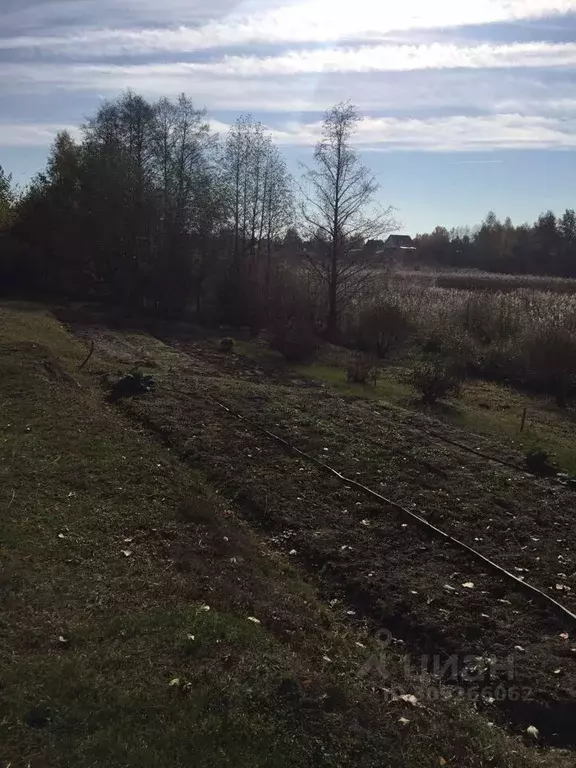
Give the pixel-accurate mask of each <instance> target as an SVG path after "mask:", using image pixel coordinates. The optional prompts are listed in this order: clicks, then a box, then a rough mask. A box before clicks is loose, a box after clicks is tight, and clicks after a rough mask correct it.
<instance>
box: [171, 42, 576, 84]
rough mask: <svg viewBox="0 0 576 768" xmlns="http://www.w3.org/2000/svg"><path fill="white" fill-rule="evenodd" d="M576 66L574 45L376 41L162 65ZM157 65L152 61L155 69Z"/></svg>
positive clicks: (263, 68)
mask: <svg viewBox="0 0 576 768" xmlns="http://www.w3.org/2000/svg"><path fill="white" fill-rule="evenodd" d="M574 65H576V43H564V44H556V45H555V44H550V43H522V44H513V45H493V44H489V43H486V44H484V45H478V46H471V47H470V46H459V45H451V44H442V43H435V44H433V45H376V46H361V47H358V48H323V49H316V50H304V51H301V50H299V51H289V52H288V53H286V54H283V55H280V56H268V57H259V56H226V57H224V58H223V59H222V60H221V61H215V62H209V63H203V62H190V63H180V64H177V65H171V64H168V65H165V66H166V69H167V70H168V71H170V70H172V71H174V73H175V74H176V73H182V72H184V73H185V72H189V73H190V74H195V73H205V74H211V75H218V76H219V75H230V76H231V75H234V76H236V77H246V76H250V77H255V76H261V75H294V74H320V73H326V72H358V73H362V72H406V71H411V70H418V69H460V68H464V69H491V68H497V69H500V68H510V67H518V68H520V67H540V68H542V67H559V66H565V67H566V66H574ZM161 66H162V65H157V67H156V71H160V67H161Z"/></svg>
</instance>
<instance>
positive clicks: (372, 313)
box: [356, 304, 412, 358]
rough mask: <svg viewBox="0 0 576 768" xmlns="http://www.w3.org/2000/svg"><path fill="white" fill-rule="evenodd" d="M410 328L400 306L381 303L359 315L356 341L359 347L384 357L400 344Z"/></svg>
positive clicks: (404, 339)
mask: <svg viewBox="0 0 576 768" xmlns="http://www.w3.org/2000/svg"><path fill="white" fill-rule="evenodd" d="M411 330H412V326H411V323H410V322H409V320H408V317H407V315H406V314H405V313H404V312H403V311H402V310H401V309H400V307H397V306H395V305H394V304H381V305H379V306H376V307H372V308H371V309H368V310H365V311H364V312H362V314H361V315H360V318H359V320H358V330H357V340H356V343H357V346H358V348H359V349H361V350H363V351H365V352H374V353H375V354H377V355H378V357H380V358H386V357H388V356H389V355H390V354H391V353H392V352H394V351H395V350H396V349H398V348H399V347H401V346H402V344H403V343H404V342H405V341H406V339H407V338H408V336H409V335H410V332H411Z"/></svg>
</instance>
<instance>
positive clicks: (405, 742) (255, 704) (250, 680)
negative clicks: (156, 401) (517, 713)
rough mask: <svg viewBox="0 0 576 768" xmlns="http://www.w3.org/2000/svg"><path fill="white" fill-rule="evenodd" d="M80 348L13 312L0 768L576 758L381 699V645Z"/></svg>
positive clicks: (48, 325)
mask: <svg viewBox="0 0 576 768" xmlns="http://www.w3.org/2000/svg"><path fill="white" fill-rule="evenodd" d="M84 355H85V350H84V348H83V347H82V346H81V345H79V344H78V343H77V342H76V341H75V340H74V339H73V338H71V337H70V336H69V335H68V334H67V333H66V332H65V330H64V329H63V328H62V327H61V326H59V324H58V323H57V322H56V321H55V320H54V319H53V318H52V317H51V316H49V315H48V314H47V313H44V312H42V311H37V310H33V309H32V308H30V307H26V308H22V307H20V308H19V309H14V308H11V309H6V308H4V309H0V369H1V372H2V373H1V376H0V510H1V513H0V514H1V515H2V517H1V528H2V534H3V535H2V541H1V544H0V599H1V602H2V605H1V609H2V610H1V613H0V651H1V655H0V659H1V661H0V680H1V683H2V685H1V688H0V728H1V736H0V764H2V765H11V766H12V767H13V768H16V766H25V765H26V766H28V765H30V766H34V767H37V768H40V766H70V765H74V766H90V767H91V768H92V767H95V766H107V767H110V766H139V767H140V766H158V767H160V766H163V767H164V766H184V765H186V766H191V765H194V766H223V765H233V766H244V765H246V766H248V765H250V766H299V765H301V766H311V765H315V766H341V765H363V766H370V765H374V766H376V765H378V766H387V765H389V766H403V765H404V766H414V767H416V766H418V768H422V767H423V766H438V765H458V766H460V768H465V767H466V766H471V767H472V766H478V767H480V766H510V767H512V766H518V767H519V766H531V765H534V766H536V765H546V766H553V765H568V764H570V762H569V760H568V761H566V762H565V761H564V758H562V757H561V756H560V755H550V754H547V753H534V754H531V755H528V753H527V752H526V751H525V750H524V748H523V747H522V745H521V744H519V743H518V742H516V741H513V740H511V739H509V738H508V737H505V736H504V735H503V734H501V733H500V731H499V730H498V729H497V728H493V727H490V726H489V725H488V724H487V723H485V722H484V721H483V720H482V719H481V718H479V717H478V716H476V715H475V714H474V713H473V712H469V711H468V710H467V708H466V707H464V706H462V705H461V704H459V703H457V704H454V705H452V704H450V703H446V704H439V705H438V707H439V709H438V710H435V711H431V710H429V709H423V708H422V709H420V708H418V709H414V708H412V707H411V706H410V705H408V704H404V703H402V702H394V703H388V704H382V703H380V702H379V701H378V700H377V691H375V686H374V685H373V683H372V682H370V681H368V683H360V681H359V680H358V677H357V670H358V669H359V667H360V666H361V664H362V662H363V660H364V658H365V656H366V654H368V653H370V651H369V649H366V650H363V649H361V648H359V647H358V646H357V644H356V641H357V640H358V637H355V636H353V635H352V634H351V633H350V632H349V631H347V630H346V629H345V628H343V627H342V626H340V625H339V624H337V623H336V622H335V621H334V619H333V618H332V617H331V616H330V614H329V613H328V612H327V611H326V610H325V609H324V608H323V607H322V605H320V604H319V602H318V601H317V600H316V598H315V595H314V593H313V591H312V590H311V589H310V588H309V587H307V586H306V585H305V584H304V583H303V582H302V581H300V578H299V576H298V574H297V573H295V572H294V571H293V570H292V568H290V567H289V566H288V565H286V564H285V563H284V562H283V561H282V560H280V559H278V558H276V557H275V556H274V555H272V554H271V553H270V552H269V551H267V550H266V549H265V548H264V547H263V546H262V545H261V544H260V543H259V542H258V541H257V540H256V539H255V538H254V537H253V536H252V535H251V533H250V531H249V530H248V529H247V528H246V527H245V526H244V525H243V524H242V522H241V521H238V520H236V518H235V517H234V515H233V513H232V512H231V511H230V510H229V509H227V505H226V504H225V503H224V501H223V500H221V499H220V498H219V496H218V494H215V493H212V492H211V491H210V489H208V488H206V487H205V486H204V484H203V482H202V478H201V477H198V476H193V475H191V474H190V472H189V471H184V470H183V468H182V467H181V466H180V465H179V464H178V462H177V461H176V460H174V459H173V458H172V457H171V456H170V454H169V453H168V452H167V451H166V449H164V448H162V447H161V446H159V445H157V444H156V443H154V442H152V441H151V440H150V438H149V437H148V436H147V435H146V434H145V433H144V432H142V431H139V429H138V428H136V427H135V426H134V425H132V424H130V423H128V422H126V421H124V419H123V417H121V416H120V414H119V412H118V411H117V410H116V409H114V408H112V407H111V406H108V405H106V404H105V403H104V402H103V398H102V394H101V393H100V392H99V391H96V390H94V389H93V388H92V387H91V384H90V379H89V377H88V375H82V374H79V373H78V372H77V365H78V363H79V362H80V361H81V360H82V359H83V357H84ZM98 364H105V361H96V363H95V364H94V361H93V362H92V363H91V365H92V366H93V368H94V367H97V365H98ZM70 374H72V376H71V375H70ZM208 607H209V610H208ZM249 617H257V618H258V619H259V621H260V622H261V623H260V624H258V623H255V622H253V621H251V620H250V619H249ZM361 639H362V640H364V642H366V640H365V638H361ZM324 657H328V658H329V659H330V660H331V661H327V660H326V659H325V658H324ZM404 682H405V683H406V681H404ZM401 716H405V717H406V718H407V719H408V720H410V722H409V723H407V724H402V723H400V722H399V718H400V717H401Z"/></svg>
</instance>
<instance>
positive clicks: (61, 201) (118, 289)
mask: <svg viewBox="0 0 576 768" xmlns="http://www.w3.org/2000/svg"><path fill="white" fill-rule="evenodd" d="M9 186H10V185H9V183H8V179H6V178H5V177H3V187H2V189H3V190H4V194H3V195H2V190H0V196H1V197H0V199H3V200H4V203H3V204H2V205H3V207H4V208H6V209H8V210H9V211H10V216H9V217H8V216H5V215H4V216H3V218H2V221H3V224H2V228H3V230H4V232H5V237H7V236H8V235H7V234H6V233H8V234H9V236H10V239H11V243H10V246H11V247H10V249H9V253H10V255H11V257H12V258H10V257H9V256H7V255H5V257H4V259H3V263H2V267H3V270H2V271H3V278H4V283H5V285H7V284H8V287H13V288H14V289H25V290H27V291H31V290H34V291H36V292H37V293H39V294H47V293H48V294H49V293H58V294H61V295H66V296H69V297H81V298H86V297H96V298H100V299H104V300H110V301H113V302H114V303H117V304H121V305H124V306H131V307H149V308H154V309H157V310H160V311H162V312H166V313H170V314H175V315H177V314H180V313H181V312H182V310H183V309H184V307H185V306H186V305H187V304H188V303H189V302H190V301H193V302H195V303H196V305H197V306H199V305H200V304H201V302H202V299H203V297H204V293H205V288H206V281H207V280H208V279H209V278H210V277H211V276H213V275H215V274H216V273H217V272H218V270H220V273H221V275H222V274H224V264H223V263H224V262H225V266H226V269H227V270H228V271H230V270H232V269H234V270H235V271H236V274H237V276H238V279H240V278H239V275H240V273H241V272H242V275H243V276H246V275H248V274H250V273H251V272H252V271H254V270H257V269H261V268H263V269H264V270H267V271H268V279H267V281H266V282H267V284H270V279H269V273H270V271H271V269H272V266H271V263H270V254H271V253H272V250H273V247H274V245H275V244H276V242H277V240H278V238H279V236H280V235H281V234H282V232H283V230H284V229H285V227H286V226H287V224H288V223H289V221H290V211H291V203H292V198H291V194H292V193H291V187H290V179H289V176H288V173H287V171H286V168H285V165H284V162H283V160H282V158H281V157H280V155H279V154H278V152H277V150H276V148H275V147H274V146H273V145H272V143H271V141H270V140H269V138H268V137H267V136H266V135H265V133H264V131H263V128H262V126H261V125H260V124H259V123H257V122H255V121H254V120H252V119H251V118H240V119H238V120H237V122H236V123H235V124H234V126H233V128H232V129H231V131H230V133H229V136H228V137H227V139H226V141H225V143H223V144H219V143H218V142H217V141H216V137H215V136H214V135H213V134H211V132H210V130H209V127H208V124H207V122H206V119H205V114H204V112H203V111H200V110H197V109H196V108H195V107H194V105H193V104H192V102H191V101H190V99H188V98H187V97H186V96H181V97H180V98H179V99H178V100H177V101H169V100H167V99H161V100H160V101H158V102H156V103H155V104H150V103H148V102H147V101H145V100H144V99H143V98H142V97H140V96H138V95H135V94H132V93H127V94H125V95H124V96H122V97H121V98H119V99H118V100H117V101H115V102H111V103H107V104H105V105H103V106H102V107H101V108H100V110H99V111H98V113H97V115H96V116H95V117H94V118H93V119H91V120H89V121H88V123H87V124H86V125H85V126H84V127H83V131H82V140H81V141H80V142H78V143H77V142H75V141H73V139H72V138H71V136H70V135H69V134H68V133H66V132H62V133H60V134H59V135H58V136H57V138H56V141H55V143H54V146H53V148H52V151H51V154H50V157H49V159H48V164H47V168H46V170H45V171H44V172H43V173H41V174H39V175H38V176H37V177H36V178H35V179H34V180H33V182H32V183H31V185H30V187H29V188H28V189H27V190H26V191H25V192H24V194H23V196H22V197H21V199H20V200H19V201H17V200H16V199H15V197H14V195H13V193H11V192H10V190H9ZM0 210H1V209H0ZM0 215H2V214H1V213H0ZM6 250H7V246H6V243H5V252H6ZM10 283H11V284H12V285H11V286H10V285H9V284H10Z"/></svg>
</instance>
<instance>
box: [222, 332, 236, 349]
mask: <svg viewBox="0 0 576 768" xmlns="http://www.w3.org/2000/svg"><path fill="white" fill-rule="evenodd" d="M220 349H221V350H222V352H233V351H234V339H233V338H231V337H230V336H225V337H224V338H223V339H221V340H220Z"/></svg>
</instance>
